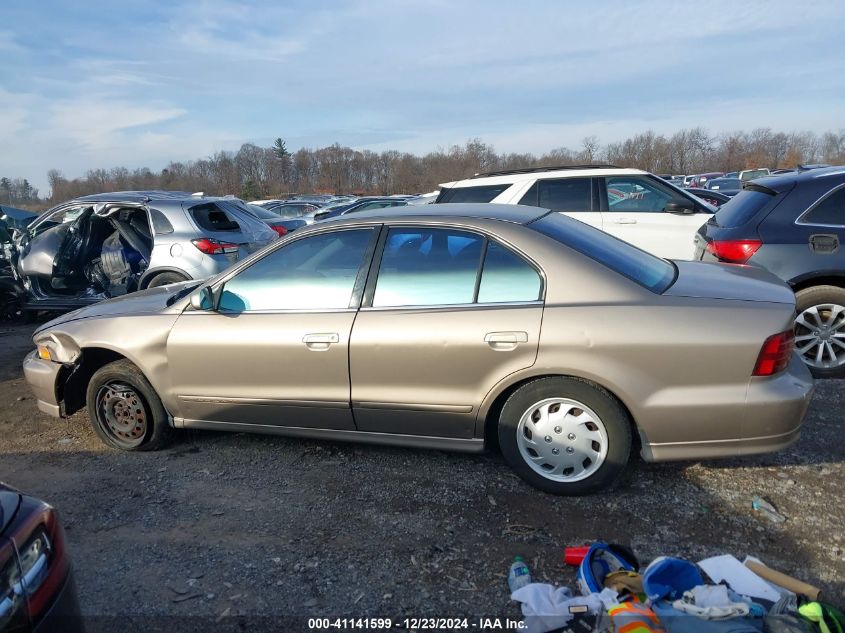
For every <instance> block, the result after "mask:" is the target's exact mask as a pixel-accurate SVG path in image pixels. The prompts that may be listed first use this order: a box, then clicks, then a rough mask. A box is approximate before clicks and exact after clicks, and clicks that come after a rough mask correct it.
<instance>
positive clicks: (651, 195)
mask: <svg viewBox="0 0 845 633" xmlns="http://www.w3.org/2000/svg"><path fill="white" fill-rule="evenodd" d="M604 183H605V184H606V186H605V187H604V189H603V190H602V192H601V193H602V195H603V196H606V204H607V210H606V211H604V212H603V215H604V230H605V231H606V232H607V233H610V234H611V235H615V236H616V237H618V238H619V239H622V240H625V241H626V242H629V243H631V244H633V245H634V246H638V247H639V248H641V249H643V250H644V251H648V252H649V253H652V254H654V255H657V256H658V257H664V258H666V259H692V258H693V255H694V254H695V233H696V231H698V229H699V227H700V226H701V225H702V224H704V223H705V222H707V220H708V219H709V218H710V217H711V215H710V214H709V213H705V212H703V211H702V210H700V209H698V208H697V207H696V209H695V213H691V214H689V215H684V214H679V213H668V212H667V211H665V208H666V204H667V203H668V202H672V201H674V200H677V199H678V198H679V197H680V196H679V194H678V193H676V192H675V191H673V190H672V189H671V188H670V187H668V186H666V185H663V184H661V183H659V182H657V181H656V179H652V178H649V177H647V176H639V175H631V176H613V177H609V178H605V179H604ZM684 202H685V203H687V204H690V205H691V204H692V202H691V201H690V200H688V199H686V198H684Z"/></svg>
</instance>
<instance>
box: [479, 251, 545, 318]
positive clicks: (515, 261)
mask: <svg viewBox="0 0 845 633" xmlns="http://www.w3.org/2000/svg"><path fill="white" fill-rule="evenodd" d="M542 292H543V280H542V278H541V277H540V274H539V273H538V272H537V271H536V270H535V269H534V267H533V266H532V265H531V264H529V263H528V262H527V261H525V260H524V259H522V257H520V256H519V255H517V254H516V253H513V252H511V251H510V250H508V249H507V248H505V247H504V246H502V245H501V244H498V243H497V242H488V243H487V253H486V254H485V256H484V266H483V268H482V269H481V283H480V284H479V286H478V303H513V302H520V301H537V300H539V299H540V298H541V293H542Z"/></svg>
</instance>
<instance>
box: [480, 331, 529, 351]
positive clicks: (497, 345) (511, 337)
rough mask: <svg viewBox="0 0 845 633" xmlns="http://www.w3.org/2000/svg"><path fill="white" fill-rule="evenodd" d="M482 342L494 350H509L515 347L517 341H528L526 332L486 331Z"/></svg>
mask: <svg viewBox="0 0 845 633" xmlns="http://www.w3.org/2000/svg"><path fill="white" fill-rule="evenodd" d="M484 342H485V343H487V344H488V345H489V346H490V348H491V349H494V350H496V351H502V352H506V351H510V350H512V349H516V346H517V345H518V344H519V343H527V342H528V332H487V334H485V335H484Z"/></svg>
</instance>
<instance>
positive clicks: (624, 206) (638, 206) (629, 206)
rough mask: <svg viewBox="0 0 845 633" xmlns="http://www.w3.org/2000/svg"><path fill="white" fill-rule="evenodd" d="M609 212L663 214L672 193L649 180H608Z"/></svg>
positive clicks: (625, 178)
mask: <svg viewBox="0 0 845 633" xmlns="http://www.w3.org/2000/svg"><path fill="white" fill-rule="evenodd" d="M605 182H606V184H607V210H608V211H610V212H611V213H613V212H628V213H630V212H634V213H663V210H664V209H665V208H666V203H667V202H671V201H672V200H674V198H675V196H674V195H672V192H671V191H669V190H667V189H664V188H663V187H661V186H660V185H658V184H657V183H656V182H652V181H651V180H650V179H648V178H637V177H623V176H619V177H614V178H606V179H605Z"/></svg>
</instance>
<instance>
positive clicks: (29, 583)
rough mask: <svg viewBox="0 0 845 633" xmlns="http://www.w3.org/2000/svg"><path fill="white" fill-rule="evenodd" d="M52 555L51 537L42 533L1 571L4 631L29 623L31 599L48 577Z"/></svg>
mask: <svg viewBox="0 0 845 633" xmlns="http://www.w3.org/2000/svg"><path fill="white" fill-rule="evenodd" d="M51 551H52V548H51V545H50V540H49V539H48V538H47V534H46V533H45V532H44V530H38V531H37V532H36V533H35V534H34V535H33V536H32V537H31V538H30V539H29V541H27V543H26V545H25V546H24V547H22V548H21V549H20V550H18V556H17V558H15V557H12V558H11V560H9V561H8V562H7V563H6V565H5V567H3V568H2V569H0V630H2V631H7V630H17V629H16V626H17V625H18V624H19V623H24V622H25V621H26V620H27V619H28V615H27V609H26V602H27V599H28V598H29V597H30V596H32V595H33V594H34V593H35V592H36V591H37V590H38V588H39V587H41V585H42V583H43V582H44V579H45V578H46V577H47V574H48V571H49V557H50V553H51Z"/></svg>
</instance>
